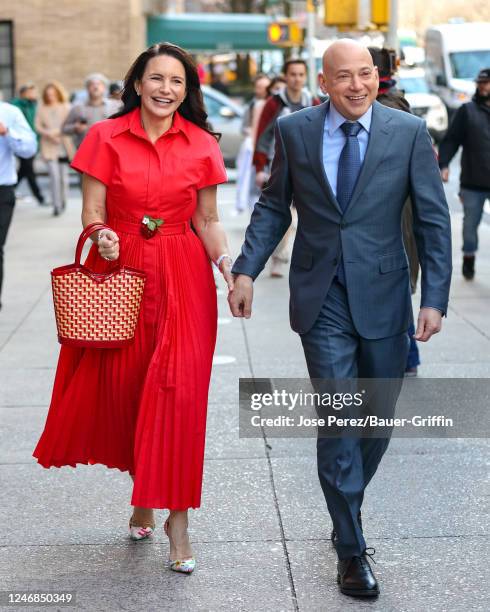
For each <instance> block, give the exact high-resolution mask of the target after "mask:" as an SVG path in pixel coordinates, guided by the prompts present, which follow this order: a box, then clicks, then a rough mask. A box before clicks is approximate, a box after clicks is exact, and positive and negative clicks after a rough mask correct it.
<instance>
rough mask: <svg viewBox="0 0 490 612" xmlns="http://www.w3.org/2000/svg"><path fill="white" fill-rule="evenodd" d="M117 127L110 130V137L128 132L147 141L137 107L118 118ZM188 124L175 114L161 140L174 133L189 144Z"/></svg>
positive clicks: (179, 115) (178, 114)
mask: <svg viewBox="0 0 490 612" xmlns="http://www.w3.org/2000/svg"><path fill="white" fill-rule="evenodd" d="M117 123H118V124H117V125H116V126H115V127H114V129H113V130H112V136H113V137H115V136H119V134H122V133H123V132H127V131H130V132H131V133H132V134H134V135H135V136H138V137H139V138H143V140H149V139H148V135H147V133H146V132H145V130H144V128H143V126H142V125H141V112H140V109H139V107H138V108H135V109H134V110H132V111H130V112H129V113H127V114H126V115H123V116H122V117H119V120H118V121H117ZM188 124H189V122H188V121H187V120H186V119H184V117H182V116H181V114H180V113H178V112H175V113H174V118H173V121H172V125H171V126H170V128H169V129H168V130H167V131H166V132H165V134H163V135H162V138H163V137H164V136H166V135H167V134H175V133H176V132H182V134H184V136H185V137H186V138H187V140H188V141H189V142H190V135H189V125H188Z"/></svg>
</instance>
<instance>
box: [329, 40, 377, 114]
mask: <svg viewBox="0 0 490 612" xmlns="http://www.w3.org/2000/svg"><path fill="white" fill-rule="evenodd" d="M320 85H321V88H322V90H323V92H324V93H328V94H329V96H330V100H331V101H332V104H333V105H334V106H335V108H336V109H337V110H338V111H339V113H341V114H342V115H343V116H344V117H345V118H346V119H349V120H350V121H357V119H359V118H360V117H362V115H364V113H365V112H366V111H367V110H368V108H369V107H370V106H371V104H372V103H373V102H374V100H375V99H376V96H377V95H378V86H379V77H378V70H377V68H376V67H375V66H374V65H373V60H372V58H371V54H370V53H369V51H368V50H367V49H366V48H365V47H362V46H361V45H359V44H358V43H355V42H354V41H350V40H339V41H337V42H335V43H333V44H332V45H331V46H330V47H329V48H328V49H327V51H326V52H325V55H324V56H323V75H322V77H321V79H320Z"/></svg>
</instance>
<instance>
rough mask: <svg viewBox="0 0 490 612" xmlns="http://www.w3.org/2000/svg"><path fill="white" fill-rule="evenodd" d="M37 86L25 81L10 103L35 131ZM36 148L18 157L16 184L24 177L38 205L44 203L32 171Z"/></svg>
mask: <svg viewBox="0 0 490 612" xmlns="http://www.w3.org/2000/svg"><path fill="white" fill-rule="evenodd" d="M37 96H38V92H37V88H36V86H35V85H34V84H33V83H27V84H26V85H22V87H21V88H20V89H19V97H18V98H13V99H12V100H11V104H13V105H14V106H17V108H19V109H20V110H21V111H22V114H23V115H24V117H25V118H26V121H27V123H28V124H29V127H30V128H31V129H32V130H33V131H34V132H36V128H35V125H34V122H35V117H36V109H37ZM36 153H37V150H36V151H35V152H34V154H33V155H32V156H31V157H19V170H18V173H17V184H19V183H20V182H21V181H22V179H24V178H25V179H26V180H27V183H28V185H29V187H30V189H31V192H32V195H33V196H34V197H35V198H36V200H37V202H38V204H39V205H40V206H43V205H44V196H43V194H42V192H41V189H40V188H39V185H38V184H37V179H36V173H35V171H34V160H35V158H36Z"/></svg>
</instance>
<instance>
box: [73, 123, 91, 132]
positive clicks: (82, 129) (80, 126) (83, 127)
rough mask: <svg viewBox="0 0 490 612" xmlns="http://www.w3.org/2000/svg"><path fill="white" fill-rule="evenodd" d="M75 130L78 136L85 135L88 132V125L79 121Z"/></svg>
mask: <svg viewBox="0 0 490 612" xmlns="http://www.w3.org/2000/svg"><path fill="white" fill-rule="evenodd" d="M73 129H74V130H75V132H76V133H77V134H83V133H84V132H86V131H87V130H88V125H87V124H86V123H82V122H81V121H77V122H76V123H75V126H74V128H73Z"/></svg>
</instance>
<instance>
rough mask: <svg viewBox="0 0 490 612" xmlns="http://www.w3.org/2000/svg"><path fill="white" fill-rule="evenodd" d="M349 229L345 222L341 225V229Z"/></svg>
mask: <svg viewBox="0 0 490 612" xmlns="http://www.w3.org/2000/svg"><path fill="white" fill-rule="evenodd" d="M346 227H347V223H346V222H345V221H342V223H341V224H340V229H345V228H346Z"/></svg>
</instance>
